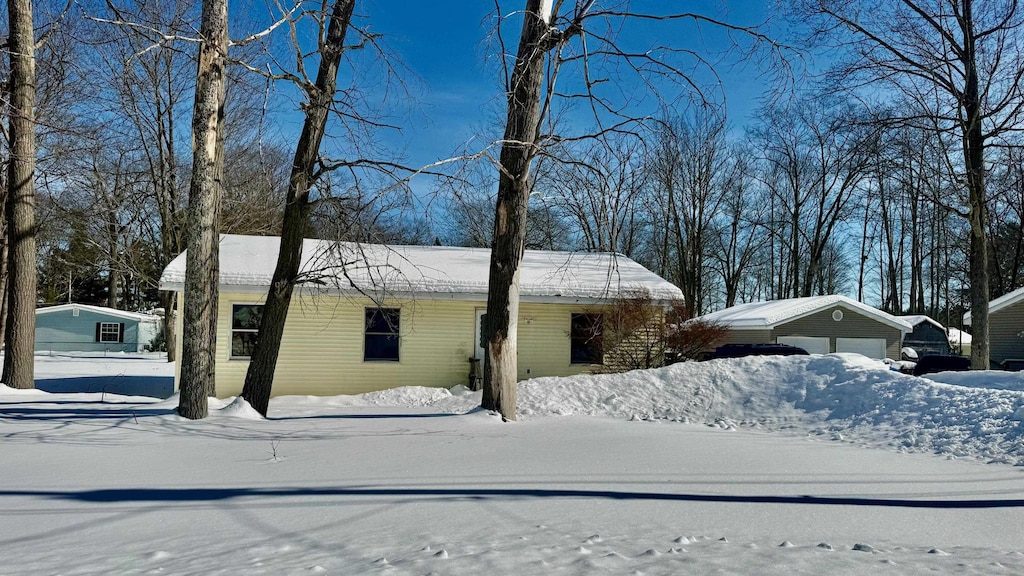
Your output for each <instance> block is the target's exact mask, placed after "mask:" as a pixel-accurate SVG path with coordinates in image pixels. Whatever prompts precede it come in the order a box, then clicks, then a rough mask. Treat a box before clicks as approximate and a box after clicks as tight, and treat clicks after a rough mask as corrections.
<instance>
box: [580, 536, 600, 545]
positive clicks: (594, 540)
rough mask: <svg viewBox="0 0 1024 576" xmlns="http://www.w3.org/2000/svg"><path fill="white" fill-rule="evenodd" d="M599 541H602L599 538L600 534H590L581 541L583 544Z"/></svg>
mask: <svg viewBox="0 0 1024 576" xmlns="http://www.w3.org/2000/svg"><path fill="white" fill-rule="evenodd" d="M601 541H602V540H601V535H600V534H594V535H593V536H590V537H589V538H587V539H586V540H584V541H583V543H584V544H596V543H598V542H601Z"/></svg>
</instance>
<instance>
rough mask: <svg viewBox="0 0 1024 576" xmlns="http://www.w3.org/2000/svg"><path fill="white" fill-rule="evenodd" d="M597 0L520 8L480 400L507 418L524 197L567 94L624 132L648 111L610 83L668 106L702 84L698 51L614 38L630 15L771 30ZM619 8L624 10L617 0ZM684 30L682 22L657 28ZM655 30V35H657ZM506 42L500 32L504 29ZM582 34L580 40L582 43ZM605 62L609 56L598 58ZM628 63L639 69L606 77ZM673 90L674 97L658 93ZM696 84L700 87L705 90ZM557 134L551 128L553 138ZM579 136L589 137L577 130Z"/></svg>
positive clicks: (602, 127) (602, 128) (599, 125)
mask: <svg viewBox="0 0 1024 576" xmlns="http://www.w3.org/2000/svg"><path fill="white" fill-rule="evenodd" d="M598 4H599V2H598V0H576V1H575V2H564V1H562V0H558V1H554V0H527V1H526V3H525V9H524V10H522V11H521V12H516V13H515V14H516V17H517V18H518V17H521V18H522V20H523V22H522V29H521V32H520V34H519V41H518V49H517V51H516V55H515V57H514V59H513V58H508V60H506V59H505V56H504V54H503V60H502V61H503V62H505V61H511V62H513V65H512V68H511V72H509V71H508V69H507V68H506V69H505V73H506V75H505V82H506V84H505V93H506V105H507V109H506V123H505V131H504V136H503V138H502V140H501V153H500V155H499V158H498V161H497V164H498V198H497V204H496V207H495V216H494V234H493V237H492V244H491V263H490V272H489V275H488V295H487V313H486V314H487V317H486V321H485V322H484V324H485V326H484V333H485V335H486V341H487V346H486V358H485V362H484V366H485V368H484V389H483V400H482V403H481V404H482V406H483V407H484V408H486V409H491V410H497V411H498V412H500V413H501V415H502V417H503V418H504V419H506V420H514V419H515V418H516V411H515V386H516V352H517V348H518V345H517V335H518V320H517V317H518V314H519V265H520V263H521V261H522V257H523V250H524V239H525V234H526V214H527V204H528V199H529V196H530V193H531V191H532V189H531V184H532V179H531V177H530V173H531V168H532V165H533V163H534V161H535V160H536V158H537V157H538V156H539V155H540V154H541V153H542V151H543V149H544V147H545V146H546V145H548V144H551V143H553V142H554V141H564V137H560V136H556V135H554V134H546V133H545V130H548V129H551V125H552V124H553V122H552V118H553V115H554V114H556V113H555V112H553V108H557V106H558V100H559V98H560V97H566V99H567V100H569V101H585V102H589V104H588V106H589V109H590V111H591V113H592V114H593V116H594V118H593V120H592V121H593V123H594V126H593V131H592V132H591V133H590V134H591V136H592V137H593V136H601V135H605V134H609V133H611V132H615V131H626V130H629V129H630V127H635V126H636V125H637V124H639V123H642V122H643V121H644V120H646V119H645V118H642V116H643V115H642V114H640V113H636V112H635V110H636V108H635V107H634V106H635V105H638V104H639V103H638V102H635V101H634V102H628V103H624V102H622V101H620V100H618V99H619V98H621V97H622V93H621V92H618V91H616V90H614V89H612V90H611V92H610V93H605V92H603V87H605V86H608V85H613V86H621V85H628V84H629V83H631V82H636V84H637V85H640V86H644V87H646V88H650V89H651V91H652V92H653V94H648V96H649V97H650V98H651V99H652V100H656V101H659V103H661V104H664V105H667V104H668V102H670V101H672V102H674V101H675V100H676V98H678V97H679V93H680V92H685V93H689V94H692V93H693V92H692V91H694V89H695V88H696V87H697V86H698V82H697V81H696V80H695V79H694V76H691V75H688V74H687V73H685V72H683V70H689V69H692V68H693V67H696V68H700V69H703V70H707V69H708V67H709V64H708V61H707V60H705V59H703V58H701V56H700V55H699V52H697V51H694V50H688V49H685V48H683V47H680V46H671V45H666V44H658V40H654V41H653V43H654V44H655V45H654V46H652V47H651V48H650V49H644V50H637V51H632V50H628V49H624V48H623V47H621V46H619V45H618V44H617V43H616V33H617V31H618V30H621V29H622V28H623V27H628V26H629V25H631V23H632V22H644V23H646V24H647V25H649V27H650V29H649V30H648V33H649V35H650V36H656V35H657V32H654V30H655V29H656V28H657V27H658V26H659V25H664V24H669V25H671V24H673V23H677V22H679V21H686V22H691V23H695V24H696V25H697V26H699V25H701V24H708V25H713V26H716V27H720V28H724V29H728V30H730V31H732V32H736V33H737V36H741V37H743V38H748V39H751V40H752V41H755V42H756V41H766V40H767V39H766V38H765V37H764V36H763V35H762V34H760V33H758V32H757V31H756V30H754V29H744V28H739V27H736V26H730V25H728V24H726V23H724V22H722V21H718V20H714V19H712V18H708V17H705V16H702V15H700V14H696V13H661V14H640V13H635V12H631V11H630V10H629V8H628V4H627V5H626V8H622V7H621V6H619V5H615V6H613V7H610V8H607V9H604V8H603V7H600V6H598ZM620 8H621V9H620ZM660 31H661V32H662V33H665V34H666V36H665V37H663V38H660V39H661V40H665V39H666V38H668V37H669V36H668V35H671V37H672V38H678V32H679V31H678V30H676V31H667V30H665V29H664V28H662V29H661V30H660ZM650 36H649V37H650ZM497 37H498V38H499V41H501V33H500V31H499V33H498V34H497ZM576 39H580V41H579V42H575V40H576ZM691 56H693V59H694V60H695V61H696V62H694V61H690V62H688V64H686V65H684V64H683V63H682V62H681V61H680V60H681V59H686V58H689V57H691ZM599 61H603V62H604V64H605V65H603V66H602V65H598V62H599ZM616 65H619V66H618V69H620V70H621V69H626V70H629V71H631V73H635V74H636V75H637V76H638V78H637V77H634V78H630V79H623V78H616V79H615V80H614V81H612V82H609V81H608V80H609V78H607V77H603V76H600V75H602V74H605V73H607V74H609V75H611V74H615V73H616V72H615V70H616ZM566 67H569V68H572V69H574V70H577V71H579V74H580V76H579V77H578V78H576V83H575V84H573V83H568V84H566V83H564V82H563V83H561V87H562V88H563V89H564V90H563V89H558V90H556V85H559V84H560V83H559V74H560V73H561V72H562V71H563V68H566ZM661 89H664V91H665V92H668V91H671V92H673V95H672V96H667V95H666V94H661V95H659V94H658V92H660V91H661ZM698 92H699V90H698ZM549 136H550V137H549ZM575 137H577V138H582V137H584V136H580V135H577V136H575Z"/></svg>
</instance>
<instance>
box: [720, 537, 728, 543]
mask: <svg viewBox="0 0 1024 576" xmlns="http://www.w3.org/2000/svg"><path fill="white" fill-rule="evenodd" d="M718 541H719V542H728V541H729V539H728V538H726V537H725V536H722V537H721V538H719V539H718Z"/></svg>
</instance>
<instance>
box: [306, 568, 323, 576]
mask: <svg viewBox="0 0 1024 576" xmlns="http://www.w3.org/2000/svg"><path fill="white" fill-rule="evenodd" d="M306 571H307V572H311V573H313V574H326V573H327V568H324V567H323V566H310V567H309V568H306Z"/></svg>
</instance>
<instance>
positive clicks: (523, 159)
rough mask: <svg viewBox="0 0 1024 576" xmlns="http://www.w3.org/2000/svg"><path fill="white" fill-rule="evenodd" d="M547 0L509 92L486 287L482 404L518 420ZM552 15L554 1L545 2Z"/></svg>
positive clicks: (524, 41)
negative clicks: (523, 267)
mask: <svg viewBox="0 0 1024 576" xmlns="http://www.w3.org/2000/svg"><path fill="white" fill-rule="evenodd" d="M544 4H545V2H544V1H543V0H528V1H527V3H526V11H525V12H524V15H523V31H522V35H521V36H520V39H519V52H518V54H517V55H516V63H515V67H514V68H513V70H512V78H511V82H510V88H509V93H508V117H507V124H506V125H505V137H504V140H503V144H502V146H501V157H500V162H501V171H500V180H499V182H498V199H497V205H496V207H495V213H494V236H493V238H492V241H491V264H490V274H489V276H488V289H487V321H486V322H485V327H484V333H485V334H486V337H487V338H486V339H487V358H486V361H485V362H484V389H483V400H482V402H481V406H482V407H483V408H485V409H487V410H497V411H498V412H500V413H501V416H502V418H504V419H505V420H515V419H516V374H517V365H516V354H517V351H518V342H517V340H518V330H519V322H518V317H519V264H520V262H521V261H522V259H523V249H524V244H525V242H526V205H527V200H528V199H529V195H530V164H531V162H532V161H533V159H534V157H535V156H536V150H535V147H536V142H537V131H538V126H539V123H540V117H541V95H542V94H541V90H542V89H543V84H544V60H545V57H546V55H547V50H548V49H547V48H546V47H545V44H546V43H547V42H548V36H549V32H550V30H551V29H550V26H549V24H548V20H549V18H550V13H541V10H542V6H543V5H544ZM546 4H547V6H546V9H547V10H548V11H550V9H551V5H550V2H547V3H546Z"/></svg>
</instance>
